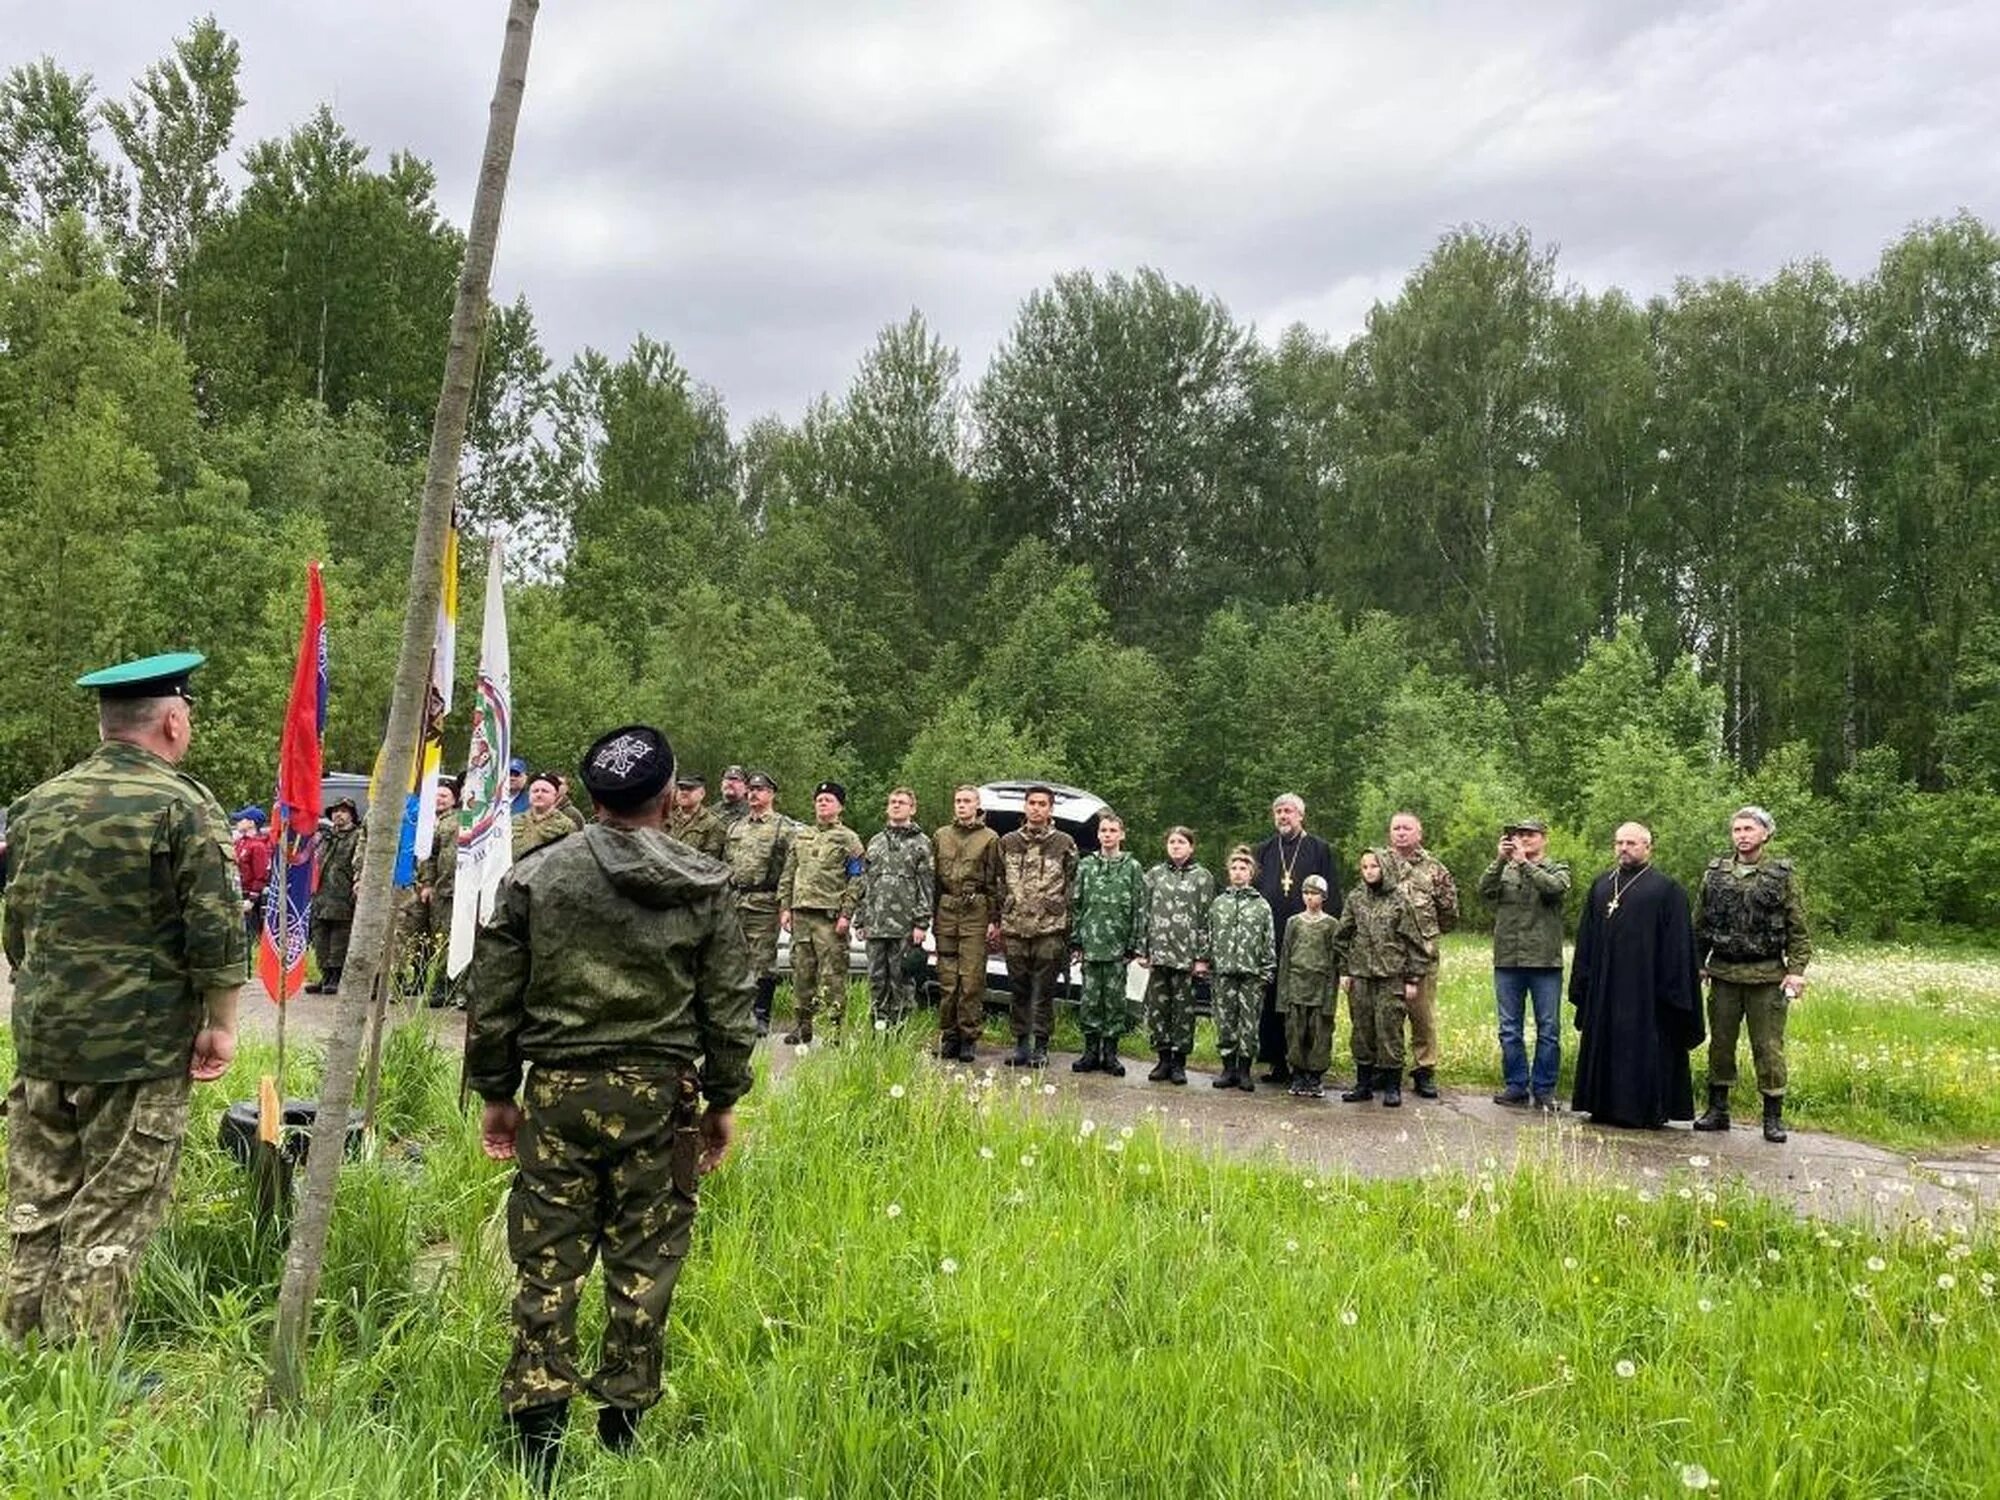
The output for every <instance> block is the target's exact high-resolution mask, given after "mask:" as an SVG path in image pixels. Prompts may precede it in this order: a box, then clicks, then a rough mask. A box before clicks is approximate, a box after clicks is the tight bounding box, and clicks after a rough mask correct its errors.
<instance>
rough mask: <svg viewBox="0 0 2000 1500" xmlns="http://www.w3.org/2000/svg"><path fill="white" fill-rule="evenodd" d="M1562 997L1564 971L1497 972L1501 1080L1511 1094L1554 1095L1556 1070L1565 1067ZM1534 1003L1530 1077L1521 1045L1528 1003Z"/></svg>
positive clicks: (1513, 970)
mask: <svg viewBox="0 0 2000 1500" xmlns="http://www.w3.org/2000/svg"><path fill="white" fill-rule="evenodd" d="M1561 993H1562V970H1561V969H1495V970H1494V971H1493V998H1494V1000H1495V1001H1496V1002H1497V1004H1498V1006H1499V1010H1500V1076H1501V1078H1502V1079H1504V1080H1505V1082H1506V1085H1507V1092H1508V1093H1510V1094H1524V1093H1535V1094H1553V1093H1554V1092H1555V1091H1556V1069H1557V1068H1558V1067H1559V1066H1560V1065H1561V1063H1562V1042H1561V1040H1560V1038H1561V1035H1562V1031H1561V1026H1560V1024H1559V1022H1560V1018H1559V1017H1558V1015H1557V1006H1556V1002H1557V1000H1558V998H1559V997H1560V995H1561ZM1530 995H1532V996H1534V999H1535V1071H1534V1077H1533V1079H1532V1081H1531V1080H1530V1078H1529V1076H1528V1049H1527V1047H1526V1046H1525V1045H1523V1043H1522V1037H1521V1021H1522V1012H1523V1011H1524V1010H1525V1008H1526V1006H1525V1001H1526V1000H1527V998H1528V997H1529V996H1530Z"/></svg>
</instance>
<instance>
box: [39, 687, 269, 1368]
mask: <svg viewBox="0 0 2000 1500" xmlns="http://www.w3.org/2000/svg"><path fill="white" fill-rule="evenodd" d="M202 660H203V659H202V657H201V656H200V654H199V653H196V652H193V651H177V652H173V653H170V654H168V655H165V656H150V657H147V658H145V659H144V660H142V661H133V662H125V663H123V664H121V665H119V666H115V667H106V668H105V669H103V670H102V671H98V672H92V673H90V674H88V675H87V676H84V677H80V678H78V679H77V685H78V686H79V687H84V688H91V689H94V690H95V691H96V693H97V695H98V729H99V733H100V735H101V738H102V742H101V743H100V744H99V745H98V747H97V748H96V749H95V750H93V751H92V752H91V753H90V754H89V755H87V756H85V757H84V759H83V760H81V761H80V762H78V763H77V764H76V765H74V766H72V767H71V768H70V769H69V770H67V771H64V772H62V773H61V774H60V775H57V776H54V777H51V778H50V779H49V780H47V781H44V782H43V783H42V784H41V785H40V786H37V787H36V788H34V789H33V790H32V791H30V792H28V793H27V794H26V795H25V796H23V797H22V798H21V799H20V800H19V801H18V802H16V803H15V804H14V805H13V807H12V808H11V809H9V811H8V819H7V830H8V844H9V847H10V850H11V852H12V856H13V861H14V870H13V880H12V882H11V884H10V885H9V887H8V890H7V905H6V913H5V918H4V922H0V944H3V945H4V948H5V951H6V954H7V960H8V962H9V963H10V964H11V965H12V966H13V971H14V1008H13V1016H12V1024H13V1034H14V1053H15V1061H16V1069H17V1071H16V1075H15V1078H14V1085H13V1087H12V1088H11V1089H10V1090H9V1091H8V1094H7V1115H8V1119H7V1133H8V1143H7V1202H8V1212H7V1231H8V1234H9V1236H10V1237H11V1239H12V1241H13V1261H12V1265H11V1266H10V1268H9V1273H8V1278H7V1290H6V1296H5V1300H4V1304H0V1329H4V1331H5V1333H6V1334H7V1336H8V1337H9V1338H11V1339H14V1340H16V1341H18V1340H21V1339H25V1338H27V1337H28V1336H29V1335H31V1334H40V1335H41V1336H42V1337H43V1338H44V1339H47V1340H50V1341H52V1342H55V1341H62V1340H67V1339H77V1338H86V1339H92V1340H96V1341H97V1342H99V1343H110V1342H112V1341H114V1340H116V1339H117V1337H118V1336H119V1333H120V1331H121V1330H122V1328H123V1327H124V1324H125V1315H126V1309H127V1305H128V1302H129V1298H130V1295H131V1288H132V1282H133V1279H134V1276H135V1275H136V1273H137V1270H138V1265H139V1259H140V1257H141V1255H142V1254H143V1253H144V1251H145V1248H146V1245H147V1242H148V1241H150V1240H151V1239H152V1237H153V1234H154V1232H155V1231H156V1230H157V1229H158V1228H159V1226H160V1221H161V1220H162V1219H163V1218H164V1217H165V1215H166V1209H167V1200H168V1198H169V1196H170V1195H171V1193H172V1191H173V1181H174V1168H175V1166H176V1165H177V1164H178V1162H179V1160H180V1150H181V1139H182V1137H183V1136H184V1135H185V1134H186V1132H187V1117H188V1096H189V1093H190V1084H191V1083H194V1082H203V1083H206V1082H210V1081H212V1080H214V1079H217V1078H220V1077H221V1076H222V1075H223V1073H224V1072H225V1071H227V1069H228V1067H229V1064H230V1061H231V1060H232V1059H233V1058H234V1057H235V1055H236V997H237V990H238V988H239V987H240V986H241V985H242V983H243V954H244V931H243V910H242V900H243V892H242V888H241V886H240V885H239V883H238V881H237V876H236V860H235V857H234V854H233V851H232V849H231V845H230V834H229V824H228V822H227V820H226V819H225V818H224V816H223V812H222V806H221V804H220V803H218V802H217V801H216V800H215V797H214V795H213V794H212V793H211V792H210V791H209V790H208V788H207V787H205V786H203V785H202V784H201V783H200V782H199V781H196V780H195V779H194V778H193V777H192V776H189V775H187V774H186V773H185V772H183V771H182V770H180V769H179V767H180V762H181V761H182V760H183V759H184V758H185V757H186V755H187V752H188V745H189V742H190V740H191V738H192V736H193V733H194V720H193V711H194V694H193V692H192V691H191V689H190V687H189V677H190V675H191V674H192V673H193V672H194V670H195V669H196V668H197V667H199V666H200V665H201V664H202Z"/></svg>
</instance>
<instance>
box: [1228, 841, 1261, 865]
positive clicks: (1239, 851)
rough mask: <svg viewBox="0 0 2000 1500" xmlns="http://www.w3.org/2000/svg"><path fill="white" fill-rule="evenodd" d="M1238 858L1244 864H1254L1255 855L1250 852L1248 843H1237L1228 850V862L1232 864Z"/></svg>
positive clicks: (1255, 860) (1255, 861)
mask: <svg viewBox="0 0 2000 1500" xmlns="http://www.w3.org/2000/svg"><path fill="white" fill-rule="evenodd" d="M1239 859H1240V860H1242V861H1243V863H1245V864H1246V865H1254V864H1256V863H1257V856H1256V855H1255V854H1253V853H1252V852H1251V850H1250V846H1249V845H1248V844H1238V845H1237V846H1236V847H1235V848H1234V849H1231V850H1230V851H1229V863H1230V864H1232V865H1233V864H1235V863H1236V861H1238V860H1239Z"/></svg>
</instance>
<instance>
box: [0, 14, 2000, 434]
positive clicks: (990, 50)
mask: <svg viewBox="0 0 2000 1500" xmlns="http://www.w3.org/2000/svg"><path fill="white" fill-rule="evenodd" d="M5 10H6V11H7V19H6V28H5V34H6V35H7V36H8V37H9V38H10V39H13V42H14V45H13V47H11V48H10V49H9V51H10V53H14V54H16V55H18V56H26V55H32V54H33V53H35V52H40V51H48V52H51V53H53V54H55V55H56V56H57V57H58V58H59V59H61V60H62V61H63V62H65V63H66V64H67V65H69V66H71V67H82V68H87V69H89V70H90V71H91V72H93V73H94V74H95V75H96V76H97V78H98V81H99V85H100V87H101V88H106V89H109V90H110V91H113V92H120V91H122V89H123V87H124V82H125V80H126V79H128V78H129V77H130V76H131V75H132V74H134V73H135V72H137V71H138V70H139V69H140V68H141V67H143V66H144V65H145V63H146V62H147V61H149V60H150V59H151V58H152V57H154V56H156V55H158V54H159V53H160V52H161V51H163V50H164V49H165V47H166V45H167V44H168V42H169V40H170V38H171V36H172V34H173V33H174V31H175V30H176V29H177V28H178V27H180V26H181V25H183V24H185V21H184V18H179V17H172V16H168V15H165V14H163V12H162V10H161V9H160V7H159V6H158V5H157V4H156V3H148V4H143V5H142V4H139V3H137V0H100V3H98V4H96V5H93V6H91V7H89V10H90V15H89V17H88V19H87V20H86V19H85V18H84V17H82V16H80V15H74V14H70V13H67V12H63V13H58V12H57V11H56V10H54V8H50V7H34V8H31V7H28V6H25V5H19V6H16V5H9V6H6V7H5ZM501 10H502V7H501V6H500V5H499V4H498V3H493V4H489V5H485V6H481V7H478V8H477V10H476V11H475V8H474V7H472V6H470V5H466V4H454V5H444V6H419V5H410V4H407V3H405V4H401V5H388V4H384V3H381V0H352V3H349V4H345V5H342V6H339V7H325V6H310V5H305V4H286V5H279V4H273V3H269V0H225V3H218V4H217V5H216V14H217V16H218V18H219V19H220V21H221V22H222V24H223V25H224V26H225V27H226V28H228V29H229V30H230V31H231V32H232V33H233V34H234V35H236V36H237V37H238V38H239V39H240V40H241V41H242V43H243V48H244V55H245V91H246V93H247V94H248V96H249V104H248V106H247V108H246V112H245V115H246V118H245V121H244V128H243V133H242V138H243V140H244V141H245V142H246V143H247V141H249V140H251V139H254V138H257V137H259V136H262V135H268V134H272V133H275V132H278V131H280V130H282V129H284V128H285V127H287V126H288V125H289V124H291V123H293V122H295V121H297V120H299V119H301V118H303V117H304V116H305V115H306V114H307V113H308V112H309V111H310V109H311V108H312V107H313V106H314V105H315V104H317V103H318V102H320V101H321V100H327V101H330V102H332V103H333V105H334V106H335V109H336V111H337V112H338V113H339V114H340V116H341V118H342V119H343V121H344V122H345V123H346V124H347V125H348V127H349V128H350V129H351V130H352V131H353V132H354V133H355V134H356V135H357V136H359V137H360V138H361V139H362V140H364V141H365V142H367V143H368V144H369V145H370V146H371V147H373V148H374V150H375V152H376V154H377V157H378V159H379V158H381V157H386V155H387V153H388V151H389V150H391V149H394V148H397V147H407V148H409V149H411V150H413V151H415V152H416V153H417V154H419V155H421V156H424V157H426V158H428V159H430V160H431V161H433V162H434V163H435V164H436V165H437V167H438V169H439V173H440V178H441V196H442V197H443V200H444V202H445V204H446V207H447V208H448V210H450V211H451V212H453V213H454V215H455V216H458V217H461V218H462V216H463V214H464V211H465V206H466V202H467V200H468V197H469V192H470V184H471V179H472V173H473V169H474V166H475V163H476V158H477V153H478V148H479V143H480V139H481V135H482V132H483V129H484V122H485V108H486V102H487V98H488V95H489V93H490V90H491V86H492V75H493V66H494V62H495V60H496V58H497V54H498V45H499V32H500V28H499V25H498V19H499V16H500V14H501ZM8 60H14V59H13V58H9V59H8ZM1996 62H2000V12H1996V11H1995V10H1994V8H1993V7H1991V6H1990V5H1987V4H1984V3H1970V0H1968V3H1955V4H1954V3H1933V4H1928V5H1925V6H1921V7H1890V6H1882V5H1880V4H1877V3H1873V0H1734V3H1719V0H1712V3H1695V0H1687V3H1681V4H1677V5H1663V4H1656V3H1642V0H1542V3H1539V4H1535V5H1529V6H1505V7H1501V6H1490V5H1485V4H1481V3H1479V0H1429V3H1422V4H1410V3H1400V0H1367V3H1359V4H1344V5H1338V6H1335V5H1330V4H1323V3H1305V0H1300V3H1281V0H1265V3H1257V4H1248V5H1246V4H1243V3H1236V4H1228V3H1221V0H1217V3H1196V0H1178V3H1172V4H1164V5H1140V4H1137V3H1134V4H1129V5H1127V4H1119V5H1113V4H1095V5H1077V4H1073V3H1062V0H1020V3H1017V4H1014V5H1010V6H993V5H990V4H978V3H969V0H961V3H939V4H932V5H927V6H925V7H923V8H921V9H912V8H909V7H889V6H864V5H854V4H836V3H826V0H822V3H811V0H774V3H766V4H761V5H672V6H667V5H656V4H653V3H651V0H564V3H561V4H550V5H546V6H544V7H543V11H542V15H541V19H540V22H539V25H538V28H537V35H536V43H535V55H534V60H533V63H532V65H531V68H530V76H529V84H528V97H527V108H526V113H525V115H524V119H523V124H522V132H521V139H520V145H519V149H518V152H517V157H516V163H515V178H514V185H513V188H512V191H511V193H510V197H509V204H508V218H507V223H506V227H505V230H504V233H503V241H502V250H501V257H500V264H499V267H498V272H497V282H498V284H497V286H496V291H498V292H499V293H500V294H501V295H502V296H508V297H511V296H512V295H513V294H514V293H516V292H525V293H526V294H527V296H528V298H529V300H530V301H531V302H532V303H533V304H534V306H535V308H536V311H537V315H538V317H539V318H540V321H541V324H542V327H543V332H544V336H545V337H546V339H547V341H548V342H549V344H550V346H551V350H552V352H553V353H555V354H556V355H557V356H558V357H561V356H564V355H566V354H568V353H570V352H572V351H574V350H575V349H576V348H578V347H580V346H582V345H583V344H586V343H588V344H593V345H596V346H598V347H600V348H605V349H607V350H614V351H615V350H618V349H621V348H623V347H624V346H625V345H626V344H627V343H629V341H630V339H631V337H632V336H633V334H635V333H636V332H639V331H641V330H644V331H646V332H648V333H651V334H653V335H654V336H656V337H659V338H663V339H665V340H667V341H668V342H670V343H672V344H673V345H674V347H675V349H676V351H677V352H678V353H679V354H680V356H681V358H682V360H683V361H684V362H685V363H686V365H687V366H688V368H689V369H690V370H691V371H693V372H694V373H695V375H696V376H697V377H699V378H700V379H702V380H704V381H706V382H708V383H710V384H712V385H714V386H715V387H717V388H718V389H719V390H720V391H721V392H722V394H723V396H724V397H725V399H726V400H727V401H728V403H729V407H730V410H731V413H732V415H733V417H734V419H735V420H736V421H737V422H738V423H739V424H740V423H742V422H745V421H747V420H749V419H750V418H752V417H754V416H756V415H758V414H760V413H762V412H765V411H769V410H776V411H778V412H780V413H782V414H785V415H788V416H789V415H795V414H796V413H797V412H799V411H800V410H801V409H803V407H804V406H805V405H806V404H807V403H808V402H809V401H810V400H811V399H812V398H813V397H814V396H816V395H817V394H819V393H820V392H822V391H828V390H835V391H837V390H838V389H840V388H841V387H842V386H843V385H844V384H845V383H846V381H847V379H848V377H849V375H850V374H851V372H852V370H853V367H854V363H855V361H856V360H857V359H858V357H859V356H860V354H861V353H862V352H863V350H864V349H865V348H866V347H867V345H868V343H869V342H870V340H871V339H872V337H873V335H874V333H875V331H876V330H877V329H878V328H880V327H881V326H882V325H883V324H885V323H887V322H890V321H892V320H894V319H896V318H900V317H901V316H902V315H903V314H904V313H906V312H907V311H908V310H909V309H910V308H911V307H912V306H915V307H920V308H922V309H923V311H924V312H925V314H926V315H927V316H928V317H929V318H930V320H931V322H932V323H933V325H934V326H935V327H936V328H937V329H938V331H939V332H940V333H941V334H942V335H943V336H944V337H945V338H946V339H948V340H950V341H952V342H954V343H956V344H957V345H958V346H959V348H960V350H961V352H962V353H963V355H964V357H965V362H966V367H967V369H968V370H969V371H971V372H973V373H974V374H975V375H976V373H977V371H978V370H979V369H980V368H981V367H982V366H983V364H984V362H985V360H986V358H987V357H988V356H989V355H990V354H991V352H992V350H993V348H994V347H995V346H996V345H997V343H998V342H999V341H1000V340H1001V339H1002V338H1004V336H1005V333H1006V330H1007V326H1008V324H1009V322H1010V320H1011V318H1012V316H1013V313H1014V310H1015V308H1016V307H1017V306H1018V304H1019V302H1020V300H1021V299H1022V298H1023V297H1024V296H1025V295H1026V294H1027V293H1028V292H1029V291H1031V290H1033V289H1034V288H1035V287H1037V286H1039V285H1041V284H1043V283H1045V282H1046V281H1047V280H1048V278H1049V277H1050V276H1052V275H1053V274H1055V273H1056V272H1059V271H1063V270H1069V269H1074V268H1077V267H1091V268H1095V269H1100V270H1115V269H1123V270H1129V269H1131V268H1133V267H1135V266H1137V265H1140V264H1152V265H1157V266H1159V267H1160V268H1161V269H1162V270H1164V271H1165V272H1167V274H1169V275H1172V276H1175V277H1177V278H1179V279H1182V280H1186V281H1190V282H1193V283H1195V284H1197V285H1199V286H1201V287H1202V288H1204V289H1205V290H1210V291H1213V292H1215V293H1216V294H1218V295H1220V296H1221V297H1222V298H1223V299H1224V300H1225V301H1226V302H1228V303H1229V305H1230V306H1231V308H1232V309H1233V310H1234V311H1235V312H1236V313H1237V315H1238V316H1240V317H1242V318H1245V319H1247V320H1251V321H1254V322H1256V323H1257V324H1258V326H1259V327H1260V328H1261V329H1263V330H1264V331H1265V332H1266V334H1267V335H1275V333H1276V332H1277V331H1278V330H1279V329H1280V328H1281V327H1282V326H1284V325H1285V324H1286V323H1289V322H1291V321H1293V320H1304V321H1306V322H1308V323H1310V324H1312V325H1313V326H1315V327H1317V328H1319V329H1321V330H1322V331H1324V332H1327V333H1329V334H1333V335H1335V336H1344V335H1346V334H1348V333H1351V332H1352V331H1353V330H1354V329H1356V328H1358V327H1359V326H1360V323H1361V320H1362V318H1363V316H1364V315H1365V313H1366V311H1367V308H1368V307H1369V305H1370V304H1371V303H1372V302H1373V301H1374V300H1375V299H1377V298H1379V297H1385V296H1390V295H1393V294H1394V291H1395V289H1396V287H1397V286H1398V285H1399V284H1400V282H1401V281H1402V279H1403V277H1404V276H1405V275H1406V274H1407V273H1408V272H1409V270H1410V269H1411V268H1413V267H1414V266H1415V265H1416V264H1417V263H1418V262H1419V261H1420V260H1421V259H1422V258H1423V256H1424V255H1425V254H1426V253H1427V252H1428V251H1429V249H1430V247H1431V245H1432V244H1433V243H1434V241H1435V239H1436V237H1437V236H1438V235H1439V234H1440V233H1441V232H1443V231H1444V230H1446V229H1448V228H1450V227H1452V226H1453V225H1455V224H1458V223H1461V222H1468V221H1474V222H1486V223H1494V224H1514V223H1519V224H1522V225H1525V226H1526V227H1527V228H1528V229H1530V230H1531V231H1532V232H1533V233H1534V234H1535V236H1536V237H1537V239H1538V240H1540V241H1543V242H1545V243H1556V244H1559V245H1560V246H1561V251H1562V253H1561V259H1560V261H1559V265H1560V267H1561V270H1562V273H1563V274H1564V275H1565V276H1567V277H1569V278H1572V279H1574V280H1577V281H1579V282H1581V283H1583V284H1585V285H1588V286H1591V287H1593V288H1602V287H1604V286H1607V285H1611V284H1618V285H1622V286H1624V287H1625V288H1626V289H1627V290H1629V291H1631V292H1633V293H1634V294H1635V295H1640V296H1644V295H1648V294H1651V293H1653V292H1658V291H1664V290H1666V289H1668V288H1669V287H1670V286H1671V285H1672V283H1673V281H1674V279H1675V278H1676V277H1677V276H1682V275H1688V276H1696V277H1705V276H1716V275H1729V274H1743V275H1751V276H1762V275H1768V274H1770V273H1771V272H1773V271H1775V270H1776V269H1777V268H1778V267H1779V266H1781V265H1783V264H1784V263H1786V262H1787V261H1791V260H1796V259H1800V258H1804V257H1807V256H1812V255H1824V256H1826V257H1827V258H1828V259H1830V260H1831V261H1832V262H1833V264H1834V265H1835V266H1836V267H1837V268H1838V269H1840V270H1841V271H1843V272H1844V273H1846V274H1850V275H1853V274H1859V273H1862V272H1864V271H1866V270H1867V269H1868V268H1869V266H1871V265H1872V264H1873V262H1874V260H1875V258H1876V256H1877V255H1878V254H1879V253H1880V251H1881V249H1882V247H1883V245H1884V244H1885V243H1887V242H1888V241H1889V240H1891V239H1892V238H1894V237H1895V236H1896V235H1897V234H1899V233H1900V232H1901V231H1902V230H1903V229H1904V228H1905V227H1906V226H1907V225H1908V224H1909V223H1911V222H1912V221H1915V220H1918V219H1922V218H1927V217H1933V216H1938V215H1943V214H1948V213H1951V212H1953V211H1955V210H1957V209H1959V208H1961V207H1965V208H1970V209H1972V210H1973V211H1974V212H1977V213H1981V214H1983V215H1984V216H1986V217H1988V218H1989V219H2000V97H1997V96H1996V93H1995V91H1994V90H1993V89H1992V88H1991V87H1990V78H1991V76H1992V75H1993V73H1994V71H1995V63H1996Z"/></svg>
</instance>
